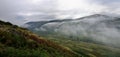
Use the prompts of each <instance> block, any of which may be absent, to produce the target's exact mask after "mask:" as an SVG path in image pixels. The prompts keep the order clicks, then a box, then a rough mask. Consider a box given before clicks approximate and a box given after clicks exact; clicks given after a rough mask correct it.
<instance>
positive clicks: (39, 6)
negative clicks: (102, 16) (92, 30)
mask: <svg viewBox="0 0 120 57" xmlns="http://www.w3.org/2000/svg"><path fill="white" fill-rule="evenodd" d="M96 13H110V14H120V0H0V20H4V21H10V22H12V23H13V24H18V25H21V24H23V23H24V22H29V21H41V20H50V19H66V18H78V17H82V16H86V15H91V14H96Z"/></svg>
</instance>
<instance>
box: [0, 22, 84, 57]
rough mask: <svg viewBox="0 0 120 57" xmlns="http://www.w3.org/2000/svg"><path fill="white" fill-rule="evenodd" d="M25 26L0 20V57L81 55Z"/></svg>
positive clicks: (65, 56) (63, 56) (77, 56)
mask: <svg viewBox="0 0 120 57" xmlns="http://www.w3.org/2000/svg"><path fill="white" fill-rule="evenodd" d="M81 56H82V55H81V54H77V53H75V52H73V51H72V50H70V49H68V48H67V47H64V46H61V45H58V44H57V43H54V42H52V41H50V40H46V39H43V37H39V36H37V35H35V34H33V33H32V32H30V31H29V30H27V29H25V28H21V27H18V26H16V25H13V24H11V23H9V22H3V21H0V57H81Z"/></svg>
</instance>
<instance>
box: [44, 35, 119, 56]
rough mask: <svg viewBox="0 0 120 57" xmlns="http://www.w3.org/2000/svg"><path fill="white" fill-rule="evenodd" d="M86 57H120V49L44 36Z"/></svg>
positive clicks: (61, 37)
mask: <svg viewBox="0 0 120 57" xmlns="http://www.w3.org/2000/svg"><path fill="white" fill-rule="evenodd" d="M43 37H45V38H47V39H49V40H52V41H54V42H56V43H58V44H61V45H63V46H66V47H67V48H68V49H72V50H73V51H74V52H76V53H78V54H81V55H84V56H85V57H120V49H119V48H114V47H110V46H107V45H102V44H94V43H90V42H89V43H88V42H83V41H76V40H70V39H69V38H66V37H64V36H59V37H58V36H52V35H49V36H43Z"/></svg>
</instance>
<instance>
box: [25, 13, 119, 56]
mask: <svg viewBox="0 0 120 57" xmlns="http://www.w3.org/2000/svg"><path fill="white" fill-rule="evenodd" d="M119 19H120V18H119V17H113V16H107V15H101V14H95V15H90V16H85V17H82V18H78V19H75V20H69V21H62V22H49V23H46V24H43V25H40V26H39V24H37V23H36V24H35V22H34V25H37V27H34V28H32V29H30V28H29V27H32V26H31V24H30V25H29V24H27V25H28V26H29V27H27V28H28V29H29V30H31V31H33V32H34V33H36V34H39V35H40V36H42V37H45V38H47V39H49V40H51V41H54V42H57V43H58V44H60V45H63V46H66V47H69V48H70V49H72V51H74V52H76V53H78V54H82V55H84V56H86V57H120V55H119V54H120V45H119V44H120V42H119V41H120V35H119V34H120V29H119V28H120V26H119V25H120V20H119ZM41 22H42V21H41Z"/></svg>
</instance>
